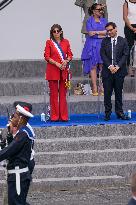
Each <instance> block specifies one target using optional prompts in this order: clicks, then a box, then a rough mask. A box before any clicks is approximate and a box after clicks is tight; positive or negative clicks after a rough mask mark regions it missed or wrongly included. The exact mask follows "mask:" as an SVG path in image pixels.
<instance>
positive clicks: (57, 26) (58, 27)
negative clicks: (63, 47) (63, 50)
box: [50, 24, 64, 41]
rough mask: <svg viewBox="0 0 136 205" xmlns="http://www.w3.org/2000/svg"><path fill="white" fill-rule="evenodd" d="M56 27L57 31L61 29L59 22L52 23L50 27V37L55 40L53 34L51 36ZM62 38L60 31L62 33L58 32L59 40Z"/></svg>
mask: <svg viewBox="0 0 136 205" xmlns="http://www.w3.org/2000/svg"><path fill="white" fill-rule="evenodd" d="M56 28H57V29H58V30H59V31H62V28H61V26H60V25H59V24H54V25H53V26H52V27H51V29H50V39H52V40H53V41H55V39H54V36H53V31H54V30H55V29H56ZM63 38H64V37H63V31H62V33H61V34H60V40H62V39H63Z"/></svg>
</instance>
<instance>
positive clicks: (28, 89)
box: [0, 76, 136, 100]
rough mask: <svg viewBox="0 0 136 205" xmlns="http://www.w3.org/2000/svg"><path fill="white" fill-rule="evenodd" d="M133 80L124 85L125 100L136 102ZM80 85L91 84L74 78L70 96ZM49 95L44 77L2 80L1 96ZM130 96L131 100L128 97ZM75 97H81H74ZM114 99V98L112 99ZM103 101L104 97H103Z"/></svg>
mask: <svg viewBox="0 0 136 205" xmlns="http://www.w3.org/2000/svg"><path fill="white" fill-rule="evenodd" d="M131 81H132V79H131V78H126V81H125V83H124V100H126V99H129V100H130V99H131V98H132V100H134V99H135V98H134V97H135V95H136V88H135V87H136V86H135V84H136V82H133V83H131ZM78 83H82V84H89V83H90V80H89V79H88V78H87V77H73V78H72V80H71V90H70V96H73V95H74V89H75V87H76V85H77V84H78ZM44 93H46V94H47V95H49V88H48V83H47V81H45V78H44V76H43V77H24V78H0V96H17V95H18V96H20V95H43V94H44ZM128 94H129V98H128V97H127V96H128ZM74 97H79V96H76V95H74ZM80 97H81V98H86V97H88V98H90V99H91V98H92V99H93V98H98V97H94V96H92V95H88V96H85V95H81V96H80ZM112 98H113V99H114V97H112ZM102 99H103V97H102Z"/></svg>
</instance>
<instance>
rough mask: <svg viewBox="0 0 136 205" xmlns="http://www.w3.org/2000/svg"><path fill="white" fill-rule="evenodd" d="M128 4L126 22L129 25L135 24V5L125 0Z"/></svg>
mask: <svg viewBox="0 0 136 205" xmlns="http://www.w3.org/2000/svg"><path fill="white" fill-rule="evenodd" d="M126 2H127V4H128V20H129V22H130V24H136V3H132V2H130V1H129V0H126Z"/></svg>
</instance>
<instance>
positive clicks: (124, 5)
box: [123, 2, 136, 32]
mask: <svg viewBox="0 0 136 205" xmlns="http://www.w3.org/2000/svg"><path fill="white" fill-rule="evenodd" d="M123 20H124V22H125V24H126V25H127V26H128V27H129V28H130V29H131V30H132V31H134V32H135V31H136V29H135V28H133V26H131V23H130V22H129V19H128V5H127V2H125V3H124V4H123Z"/></svg>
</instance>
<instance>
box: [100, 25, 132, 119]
mask: <svg viewBox="0 0 136 205" xmlns="http://www.w3.org/2000/svg"><path fill="white" fill-rule="evenodd" d="M105 28H106V30H107V33H108V37H106V38H104V39H103V41H102V45H101V51H100V52H101V57H102V60H103V69H102V81H103V87H104V106H105V120H106V121H108V120H110V115H111V112H112V104H111V96H112V92H113V89H114V92H115V112H116V115H117V117H118V118H120V119H122V120H128V117H127V116H126V115H125V114H124V112H123V109H122V90H123V83H124V78H125V76H126V75H127V68H126V61H127V56H128V54H129V48H128V44H127V41H126V39H124V38H123V37H121V36H118V35H117V26H116V24H115V23H113V22H109V23H107V25H106V26H105Z"/></svg>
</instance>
